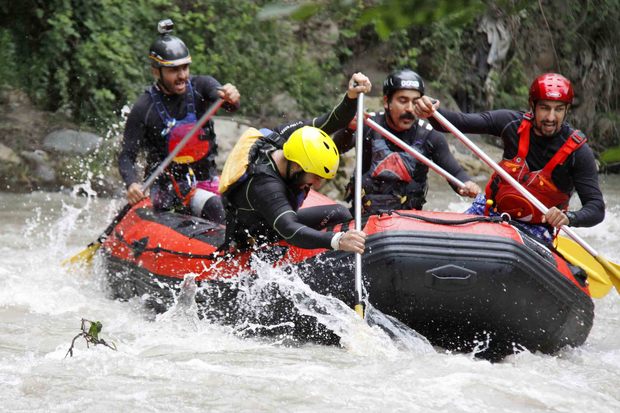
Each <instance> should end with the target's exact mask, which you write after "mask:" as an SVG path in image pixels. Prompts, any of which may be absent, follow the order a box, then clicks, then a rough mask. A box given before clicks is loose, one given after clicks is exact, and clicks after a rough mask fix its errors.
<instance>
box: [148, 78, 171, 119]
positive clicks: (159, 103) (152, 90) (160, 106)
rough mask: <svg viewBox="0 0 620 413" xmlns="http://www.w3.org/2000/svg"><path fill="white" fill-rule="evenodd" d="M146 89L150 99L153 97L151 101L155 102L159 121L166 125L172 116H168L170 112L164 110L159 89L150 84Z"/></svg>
mask: <svg viewBox="0 0 620 413" xmlns="http://www.w3.org/2000/svg"><path fill="white" fill-rule="evenodd" d="M147 91H148V93H149V95H151V99H153V103H154V104H155V110H156V111H157V113H158V114H159V117H160V118H161V121H162V122H163V123H164V125H167V124H168V121H170V120H171V119H172V116H170V114H169V113H168V111H167V110H166V107H165V106H164V101H163V100H162V98H161V92H160V91H159V89H157V87H156V86H155V85H151V87H150V88H148V90H147Z"/></svg>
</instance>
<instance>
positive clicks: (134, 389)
mask: <svg viewBox="0 0 620 413" xmlns="http://www.w3.org/2000/svg"><path fill="white" fill-rule="evenodd" d="M618 182H620V180H618V181H613V184H611V186H609V187H608V188H607V189H606V194H607V193H611V194H613V196H614V197H613V198H609V197H608V198H607V202H608V205H609V207H608V211H607V218H606V220H605V222H604V224H602V225H599V226H597V227H595V228H594V229H583V228H579V229H578V233H579V234H580V235H582V236H584V237H585V238H586V239H587V241H588V242H591V243H592V245H593V246H594V247H595V248H597V249H598V250H599V251H600V252H601V253H603V254H605V256H606V257H607V258H609V259H611V260H613V261H615V262H620V252H619V251H618V249H617V248H616V247H615V245H616V244H617V241H618V233H619V229H620V228H619V227H618V223H617V222H618V218H619V217H620V212H619V207H618V205H619V204H620V194H619V193H618V189H617V188H620V185H618ZM444 185H445V184H444ZM614 191H615V192H614ZM452 199H454V195H453V194H452V193H447V195H446V196H445V197H444V198H443V199H441V204H442V205H446V204H447V202H448V201H446V200H452ZM449 202H451V201H449ZM120 203H121V202H118V201H117V202H108V201H103V200H98V199H84V198H74V197H71V196H70V195H61V194H44V193H34V194H29V195H11V194H0V204H2V205H3V209H1V210H0V224H1V225H2V228H3V231H2V232H0V384H1V386H0V405H1V406H2V410H3V411H34V412H48V411H58V412H68V411H82V410H89V411H92V412H104V411H106V412H107V411H166V410H168V411H196V412H198V411H252V412H261V411H265V412H267V411H282V410H285V411H300V412H310V411H312V412H314V411H358V410H360V409H363V410H366V411H407V412H410V411H412V412H416V411H417V412H429V411H430V412H484V411H511V412H547V411H557V412H574V411H584V410H585V411H588V412H615V411H620V387H619V386H618V385H617V383H619V382H620V377H619V375H620V373H618V372H620V335H619V334H618V333H617V332H618V331H620V296H619V295H618V294H617V293H616V292H615V291H612V292H611V293H610V294H609V295H607V296H606V297H605V298H603V299H602V300H597V301H596V302H595V304H596V310H595V312H596V317H595V322H594V327H593V329H592V332H591V334H590V337H589V338H588V340H587V342H586V343H585V345H584V346H582V347H580V348H577V349H570V348H569V349H565V350H563V351H561V352H560V354H558V355H556V356H548V355H541V354H532V353H529V352H520V353H518V354H516V355H514V356H510V357H508V358H507V359H506V360H505V361H503V362H501V363H495V364H492V363H489V362H486V361H481V360H475V359H473V358H472V355H471V354H445V353H444V352H442V351H440V350H438V349H436V350H432V349H430V348H429V347H428V345H427V344H426V343H425V342H424V340H423V338H422V337H419V336H418V335H417V334H415V332H413V331H411V330H410V329H408V328H407V327H406V326H403V325H402V324H400V323H399V322H398V320H394V319H392V318H390V317H388V316H385V315H383V314H381V313H378V312H376V310H375V309H374V308H372V307H367V321H368V323H364V322H362V321H361V320H360V319H359V317H358V316H357V315H356V314H355V313H354V312H353V311H352V310H351V309H350V308H348V307H347V306H345V305H344V304H343V303H341V302H339V301H337V300H334V299H333V298H331V297H324V296H320V295H318V294H316V293H314V292H313V291H312V290H311V289H309V288H308V286H307V285H306V284H305V283H303V282H302V280H301V279H300V277H299V276H298V275H297V274H294V273H288V272H283V271H279V270H273V269H261V271H259V273H260V276H259V277H258V279H257V283H256V284H255V285H254V286H252V287H251V288H256V289H260V288H263V289H265V290H267V291H268V290H269V288H270V286H272V285H273V284H274V283H276V284H277V285H278V286H279V288H280V289H281V291H283V292H285V293H286V294H287V295H288V296H289V297H290V298H291V299H292V300H293V302H294V304H295V309H296V310H297V311H299V312H300V313H302V314H308V315H314V316H316V317H318V318H320V320H321V322H323V323H325V324H326V325H328V326H329V327H330V328H333V329H334V331H336V332H337V334H338V335H339V336H340V337H341V339H342V342H343V344H344V347H337V346H319V345H311V344H310V345H301V346H292V347H291V346H283V345H281V342H280V341H278V340H268V339H267V340H266V339H260V338H247V337H244V338H240V334H238V333H239V331H238V329H237V327H236V326H222V325H219V324H218V323H215V322H213V320H206V319H198V318H197V316H196V311H195V307H193V305H192V302H191V300H187V298H189V297H190V296H191V295H192V294H193V290H192V288H191V287H192V286H191V284H190V285H188V286H187V287H188V289H186V290H185V291H184V294H185V295H183V293H182V294H181V296H179V297H178V298H177V301H176V304H175V306H173V307H172V308H171V309H170V310H169V311H168V312H167V313H164V314H161V315H159V316H157V317H155V316H154V315H153V314H151V313H149V312H146V311H145V310H144V309H143V308H142V304H141V302H140V300H138V299H135V300H130V301H129V302H119V301H112V300H110V299H108V298H107V296H106V292H105V289H103V288H102V285H101V283H100V280H99V279H98V278H97V277H96V276H93V274H92V272H90V271H87V270H85V269H73V268H72V269H66V268H64V267H62V266H61V265H60V262H61V261H62V260H63V259H65V258H67V257H69V256H71V255H72V254H75V253H76V252H78V251H80V250H81V249H83V248H84V247H85V246H86V245H87V244H88V243H89V242H91V241H93V240H94V239H96V238H97V236H98V235H99V234H100V233H101V231H102V230H103V229H104V228H105V227H106V226H107V225H108V223H109V222H110V220H111V219H112V217H113V216H114V215H115V214H116V211H117V208H118V206H119V204H120ZM429 209H437V208H435V207H434V206H433V205H429ZM456 210H462V208H461V205H457V209H456ZM256 265H258V266H260V265H264V264H260V263H259V262H257V263H256ZM190 278H191V275H190V276H189V277H188V280H189V279H190ZM248 288H250V287H248ZM255 291H257V290H248V291H247V292H248V295H247V296H246V298H247V301H246V303H247V304H248V305H250V306H252V305H256V308H260V306H261V304H262V303H261V302H260V301H252V298H251V297H258V296H259V295H253V296H252V294H249V293H252V292H255ZM352 293H353V292H352ZM188 304H189V305H188ZM82 318H86V319H89V320H99V321H101V322H102V323H103V330H102V332H101V337H103V338H104V339H105V340H106V341H108V342H114V343H115V344H116V346H117V348H118V350H117V351H112V350H110V349H108V348H106V347H103V346H94V347H93V346H91V347H90V348H86V346H85V345H84V343H78V344H77V345H76V349H75V352H74V357H72V358H65V354H66V352H67V349H68V348H69V345H70V343H71V340H72V338H73V337H74V336H75V335H76V334H77V333H79V332H80V320H81V319H82ZM263 327H269V326H263Z"/></svg>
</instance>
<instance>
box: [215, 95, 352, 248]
mask: <svg viewBox="0 0 620 413" xmlns="http://www.w3.org/2000/svg"><path fill="white" fill-rule="evenodd" d="M356 101H357V100H356V99H349V98H348V97H347V96H346V95H345V97H344V98H343V100H342V101H341V102H340V104H338V106H337V107H336V108H334V109H333V110H332V111H331V112H328V113H326V114H324V115H321V116H319V117H317V118H314V119H311V120H300V121H293V122H290V123H285V124H283V125H280V126H278V127H276V128H275V129H273V132H274V133H273V134H271V136H269V141H270V143H268V144H267V145H265V146H264V149H263V150H261V151H260V153H259V154H258V155H257V156H256V159H254V161H253V164H252V165H251V173H250V174H249V176H248V177H247V178H246V179H245V180H243V181H242V182H240V183H239V184H237V185H235V186H234V188H232V189H230V190H229V191H227V192H226V193H224V195H223V196H224V202H225V204H226V205H227V207H226V225H227V238H228V241H229V242H230V241H232V242H233V243H234V244H235V247H236V248H247V247H248V246H249V245H252V244H255V245H262V244H264V243H267V242H275V241H278V240H282V239H284V240H286V241H287V242H288V243H290V244H292V245H295V246H298V247H301V248H330V247H331V240H332V238H333V236H334V233H333V232H321V231H318V230H317V229H320V228H324V227H325V226H327V225H330V224H333V223H337V222H343V221H345V220H349V219H351V218H352V217H351V214H350V212H349V211H348V209H347V208H346V207H345V206H342V205H337V204H336V205H326V206H318V207H311V208H304V209H302V210H299V207H300V206H301V203H302V202H303V200H304V199H305V197H306V195H307V194H306V193H305V192H303V191H301V190H299V189H297V188H294V185H290V184H289V183H287V182H286V180H285V178H283V177H282V176H281V175H280V173H279V172H278V170H277V167H276V165H275V163H274V162H273V160H272V157H271V156H272V153H273V151H275V150H277V149H281V148H282V145H283V144H284V142H286V140H287V139H288V138H289V136H290V135H291V134H292V133H293V132H294V131H295V130H297V129H299V128H301V127H303V126H314V127H317V128H320V129H322V130H323V131H324V132H326V133H328V134H329V133H333V132H334V131H336V130H338V129H341V128H343V127H345V126H346V125H347V124H348V123H349V122H350V121H351V120H352V119H353V117H354V116H355V110H356Z"/></svg>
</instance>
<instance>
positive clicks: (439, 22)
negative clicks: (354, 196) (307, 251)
mask: <svg viewBox="0 0 620 413" xmlns="http://www.w3.org/2000/svg"><path fill="white" fill-rule="evenodd" d="M483 17H489V18H492V19H496V20H498V21H501V22H503V23H505V25H506V27H507V30H508V31H509V33H510V35H511V42H510V49H509V53H508V55H507V56H506V58H505V59H504V60H503V61H501V62H498V63H497V64H495V65H494V66H493V67H490V66H489V65H488V64H487V63H486V58H487V55H488V51H489V43H488V41H487V37H486V33H484V32H483V31H481V29H480V22H481V20H482V18H483ZM163 18H171V19H173V20H174V22H175V25H176V34H177V35H179V36H180V37H181V38H183V39H184V40H185V42H186V43H187V45H188V47H189V48H190V50H191V52H192V57H193V63H192V73H193V74H210V75H213V76H214V77H215V78H216V79H218V80H219V81H221V82H222V83H226V82H230V83H233V84H235V85H236V86H237V87H238V89H239V90H240V92H241V94H242V112H241V113H242V114H244V115H248V116H254V117H269V116H273V115H278V113H275V112H276V110H275V108H274V105H273V97H274V96H276V95H284V96H285V97H288V98H292V99H293V100H294V101H295V102H296V104H297V106H298V107H299V110H300V111H301V112H302V113H303V114H304V115H314V114H317V113H319V112H320V111H323V110H325V109H327V108H329V107H331V106H332V105H333V104H334V103H335V102H336V101H337V99H338V96H339V95H341V93H342V91H343V89H344V84H345V80H346V78H347V77H348V76H349V75H350V73H348V72H350V71H351V70H356V69H357V67H358V66H361V67H368V66H372V67H373V68H374V69H379V70H382V71H384V72H386V73H387V72H388V71H389V70H391V69H393V68H394V67H403V66H410V67H412V68H413V69H415V70H417V71H418V72H419V73H420V74H421V75H422V76H423V77H424V78H425V79H426V80H427V83H428V84H429V86H430V87H431V89H432V90H433V91H436V92H437V94H438V95H440V96H439V97H449V98H453V99H454V100H455V101H456V103H457V104H458V106H459V107H460V108H461V109H462V110H466V111H478V110H485V109H492V108H499V107H509V108H516V109H525V107H526V105H527V87H528V85H529V82H530V81H531V79H532V78H533V77H534V76H535V75H537V74H539V73H540V72H542V71H560V72H562V73H563V74H565V75H566V76H567V77H569V78H570V79H572V80H573V82H574V85H575V90H576V95H577V98H578V99H577V100H578V103H579V105H576V107H575V109H574V110H573V111H572V112H573V114H572V116H573V118H572V119H571V121H572V120H573V119H574V123H575V124H576V126H578V127H580V128H582V129H584V130H585V131H587V132H588V134H589V135H591V136H593V139H598V137H597V136H598V135H599V132H601V133H600V135H601V136H602V135H603V130H602V129H601V130H599V129H598V128H602V127H603V126H599V124H601V125H603V123H601V122H599V121H600V120H601V118H604V117H607V118H612V117H614V116H616V114H617V112H618V105H619V104H620V92H619V91H618V90H619V88H617V87H615V85H616V84H617V82H618V79H620V64H619V63H618V59H617V55H618V44H620V32H618V31H617V30H616V29H615V27H616V26H617V22H618V21H620V7H618V2H617V0H599V1H596V2H593V1H587V2H585V4H584V2H583V1H579V0H549V1H545V2H532V1H525V0H495V1H489V0H484V1H483V0H452V1H449V0H318V1H289V0H280V1H276V2H273V1H269V0H256V1H252V0H237V1H230V0H192V1H187V0H135V1H131V2H127V1H124V0H92V1H88V2H85V1H82V0H21V1H13V2H2V3H1V4H0V27H1V29H0V41H1V42H2V43H1V44H2V45H3V47H2V49H1V50H0V58H2V60H3V62H4V64H3V65H2V66H0V86H2V85H9V86H11V87H15V86H17V87H21V88H23V89H24V90H26V91H27V93H28V94H29V96H30V97H31V98H33V99H34V101H35V102H37V104H38V105H40V106H42V107H44V108H47V109H49V110H53V111H61V112H65V113H67V114H70V115H71V116H72V117H73V118H74V119H75V120H77V121H79V122H86V123H88V124H89V125H95V126H100V128H99V130H107V129H108V128H107V125H109V124H110V123H111V121H112V120H114V121H116V120H118V113H119V110H120V109H121V108H122V107H123V106H124V105H126V104H128V103H131V102H133V101H134V99H135V98H136V96H137V95H138V94H140V93H141V92H142V91H143V90H144V87H145V86H146V85H147V84H149V83H150V82H151V76H150V70H149V66H148V62H147V59H146V54H147V50H148V47H149V44H150V43H151V41H152V40H153V39H154V38H155V36H156V29H155V27H156V23H157V21H159V20H160V19H163ZM369 50H371V51H375V52H376V51H380V52H379V53H376V54H375V55H372V56H370V55H367V53H368V51H369ZM371 60H374V61H373V62H372V63H373V64H369V62H370V61H371ZM285 101H287V100H286V99H285ZM285 109H286V108H285ZM614 119H615V118H614ZM104 125H105V126H104ZM612 129H613V128H611V129H610V128H609V127H607V129H605V130H606V131H609V130H612ZM617 129H618V128H617V127H616V128H615V129H614V130H617ZM612 134H613V133H612V132H605V138H604V141H603V142H602V143H603V146H605V145H612V144H613V145H615V144H616V143H613V138H612Z"/></svg>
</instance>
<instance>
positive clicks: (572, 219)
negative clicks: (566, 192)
mask: <svg viewBox="0 0 620 413" xmlns="http://www.w3.org/2000/svg"><path fill="white" fill-rule="evenodd" d="M565 215H566V218H568V225H569V226H572V225H574V223H575V219H576V218H577V216H576V215H575V213H574V212H573V211H568V212H566V214H565Z"/></svg>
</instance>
